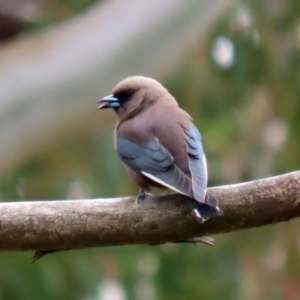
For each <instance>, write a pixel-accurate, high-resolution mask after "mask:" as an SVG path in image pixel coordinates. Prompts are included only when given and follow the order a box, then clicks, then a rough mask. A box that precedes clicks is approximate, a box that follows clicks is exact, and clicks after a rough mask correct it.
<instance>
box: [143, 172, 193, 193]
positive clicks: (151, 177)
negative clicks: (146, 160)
mask: <svg viewBox="0 0 300 300" xmlns="http://www.w3.org/2000/svg"><path fill="white" fill-rule="evenodd" d="M142 174H143V175H145V176H146V177H148V178H149V179H151V180H153V181H155V182H157V183H159V184H161V185H163V186H165V187H166V188H168V189H170V190H173V191H174V192H177V193H180V194H182V195H186V194H185V193H183V192H181V191H179V190H177V189H175V188H174V187H173V186H171V185H169V184H167V183H165V182H163V181H161V180H160V179H158V178H156V177H155V176H153V175H151V174H149V173H146V172H143V171H142ZM186 196H187V195H186Z"/></svg>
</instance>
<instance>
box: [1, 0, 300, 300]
mask: <svg viewBox="0 0 300 300" xmlns="http://www.w3.org/2000/svg"><path fill="white" fill-rule="evenodd" d="M138 74H141V75H147V76H153V77H155V78H156V79H158V80H159V81H161V82H162V83H163V84H164V85H165V86H166V87H167V88H168V89H169V91H170V92H171V93H172V94H173V95H174V96H175V97H176V99H177V100H178V102H179V103H180V105H181V107H182V108H184V109H185V110H187V111H188V112H189V113H190V114H191V115H192V117H193V118H194V121H195V124H196V125H197V126H198V128H200V130H201V132H202V135H203V139H204V146H205V149H206V153H207V159H208V167H209V185H210V186H214V185H222V184H230V183H237V182H243V181H247V180H253V179H258V178H263V177H267V176H272V175H277V174H282V173H285V172H290V171H294V170H297V169H300V155H299V153H300V2H299V1H298V0H290V1H285V0H251V1H250V0H239V1H234V0H232V1H230V0H226V1H225V0H211V1H206V0H201V1H200V0H197V1H196V0H195V1H192V0H187V1H175V0H165V1H157V0H155V1H148V3H147V2H143V3H142V1H137V0H126V1H125V0H124V1H108V0H107V1H102V2H99V1H95V0H63V1H61V0H52V1H51V0H22V1H21V0H20V1H18V0H7V1H3V0H2V1H1V2H0V138H1V146H0V165H1V168H0V201H23V200H51V199H76V198H95V197H99V198H105V197H120V196H125V195H135V194H137V187H136V186H134V185H133V184H132V183H131V181H130V180H129V178H128V176H127V174H126V172H125V170H124V167H123V166H122V164H121V162H120V160H119V159H118V158H117V155H116V153H115V151H114V150H113V135H112V132H113V128H114V124H115V121H116V118H115V116H114V114H113V112H112V111H101V112H99V111H98V110H97V105H96V102H97V100H98V99H99V98H100V97H102V96H104V95H107V94H109V93H110V91H111V89H112V87H113V86H114V85H115V84H116V83H117V82H118V81H119V80H121V79H122V78H124V77H126V76H129V75H138ZM220 221H221V219H220ZM299 225H300V223H299V220H294V221H290V222H287V223H280V224H276V225H272V226H267V227H263V228H258V229H252V230H247V231H242V232H235V233H230V234H224V235H218V236H215V238H216V242H215V246H214V247H207V246H203V245H199V246H197V247H196V246H194V245H187V244H186V245H163V246H125V247H111V248H110V247H109V248H98V249H88V250H80V251H69V252H62V253H57V254H52V255H49V256H47V257H45V258H43V259H42V260H41V261H38V262H37V263H35V264H32V265H31V264H30V257H31V255H32V253H21V252H20V253H17V252H16V253H1V255H0V299H1V300H2V299H3V300H7V299H9V300H14V299H30V300H35V299H39V300H40V299H49V300H50V299H78V300H108V299H109V300H128V299H137V300H156V299H162V300H164V299H173V300H177V299H178V300H179V299H249V300H250V299H300V259H299V256H300V234H299V229H298V228H299ZM174 228H176V224H175V225H174Z"/></svg>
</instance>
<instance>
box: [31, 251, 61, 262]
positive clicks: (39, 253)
mask: <svg viewBox="0 0 300 300" xmlns="http://www.w3.org/2000/svg"><path fill="white" fill-rule="evenodd" d="M53 252H56V250H38V251H35V252H34V255H33V257H32V259H31V263H34V262H35V261H37V260H38V259H40V258H42V257H44V256H45V255H46V254H49V253H53Z"/></svg>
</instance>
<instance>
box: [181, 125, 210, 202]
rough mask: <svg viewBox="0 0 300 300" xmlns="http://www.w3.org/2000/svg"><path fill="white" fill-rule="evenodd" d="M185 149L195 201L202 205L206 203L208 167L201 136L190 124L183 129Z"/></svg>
mask: <svg viewBox="0 0 300 300" xmlns="http://www.w3.org/2000/svg"><path fill="white" fill-rule="evenodd" d="M183 135H184V141H185V148H186V151H187V155H188V162H189V169H190V172H191V174H192V188H193V193H194V196H195V199H196V200H198V201H199V202H201V203H204V202H206V201H205V196H206V188H207V167H206V158H205V155H204V151H203V147H202V143H201V134H200V132H199V131H198V129H197V127H196V126H195V125H194V124H193V123H190V125H189V126H188V127H183Z"/></svg>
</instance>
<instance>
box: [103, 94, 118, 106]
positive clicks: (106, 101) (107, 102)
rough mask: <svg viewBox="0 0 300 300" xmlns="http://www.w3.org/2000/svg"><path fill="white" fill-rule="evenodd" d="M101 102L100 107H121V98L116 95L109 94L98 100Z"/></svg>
mask: <svg viewBox="0 0 300 300" xmlns="http://www.w3.org/2000/svg"><path fill="white" fill-rule="evenodd" d="M98 103H99V104H100V105H99V106H98V108H99V109H103V108H117V107H120V102H119V99H118V98H116V97H114V95H108V96H105V97H104V98H102V99H100V100H99V101H98Z"/></svg>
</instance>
